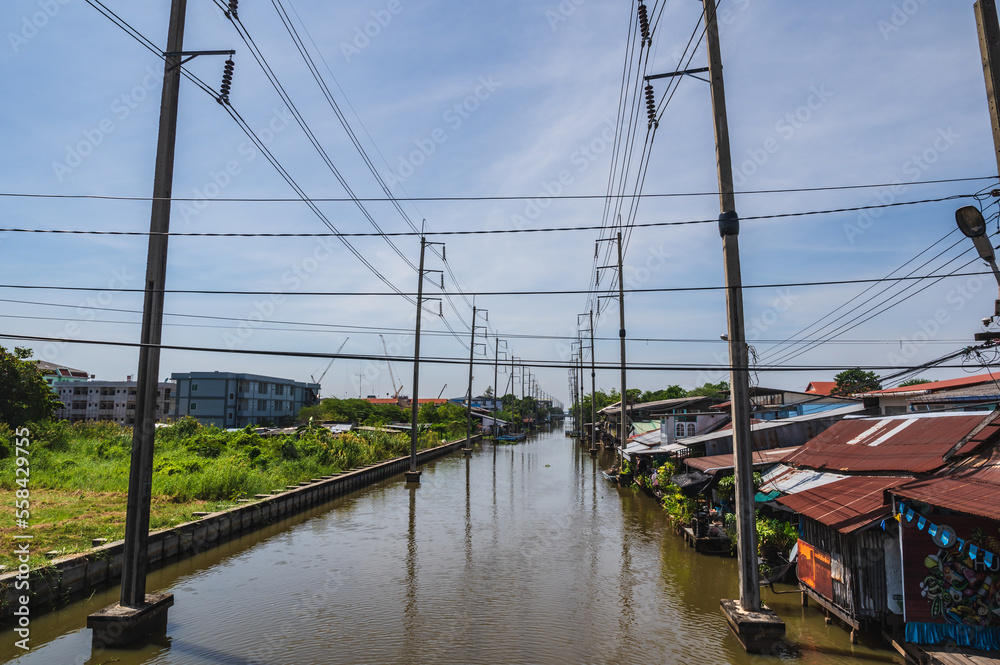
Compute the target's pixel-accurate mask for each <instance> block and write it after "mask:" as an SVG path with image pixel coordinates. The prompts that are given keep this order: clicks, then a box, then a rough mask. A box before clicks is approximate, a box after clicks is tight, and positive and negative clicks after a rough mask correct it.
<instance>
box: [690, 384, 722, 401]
mask: <svg viewBox="0 0 1000 665" xmlns="http://www.w3.org/2000/svg"><path fill="white" fill-rule="evenodd" d="M728 392H729V383H727V382H726V381H719V382H718V383H705V384H703V385H701V386H699V387H697V388H693V389H692V390H689V391H688V393H687V397H725V396H726V394H727V393H728Z"/></svg>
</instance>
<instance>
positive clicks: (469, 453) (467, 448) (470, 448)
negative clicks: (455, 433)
mask: <svg viewBox="0 0 1000 665" xmlns="http://www.w3.org/2000/svg"><path fill="white" fill-rule="evenodd" d="M462 452H463V453H465V456H466V457H468V456H469V455H471V454H472V447H471V446H469V447H466V448H462Z"/></svg>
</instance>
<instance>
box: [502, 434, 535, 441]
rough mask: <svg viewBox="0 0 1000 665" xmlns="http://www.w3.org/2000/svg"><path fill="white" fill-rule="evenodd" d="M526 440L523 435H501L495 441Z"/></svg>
mask: <svg viewBox="0 0 1000 665" xmlns="http://www.w3.org/2000/svg"><path fill="white" fill-rule="evenodd" d="M526 438H528V437H527V436H526V435H524V434H501V435H500V436H498V437H497V441H524V440H525V439H526Z"/></svg>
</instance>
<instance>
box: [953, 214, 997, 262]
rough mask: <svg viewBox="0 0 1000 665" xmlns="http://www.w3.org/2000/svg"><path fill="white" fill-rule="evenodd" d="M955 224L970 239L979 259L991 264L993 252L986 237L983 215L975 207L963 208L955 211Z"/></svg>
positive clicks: (993, 257) (994, 257)
mask: <svg viewBox="0 0 1000 665" xmlns="http://www.w3.org/2000/svg"><path fill="white" fill-rule="evenodd" d="M955 222H957V223H958V228H959V230H960V231H961V232H962V233H964V234H965V235H966V236H968V237H969V238H972V242H973V244H975V246H976V251H977V252H979V256H980V258H982V259H983V260H984V261H986V262H987V263H990V264H992V263H993V262H994V261H995V260H996V256H995V254H994V252H993V245H991V244H990V239H989V237H987V235H986V220H985V219H983V213H981V212H979V208H977V207H976V206H964V207H962V208H959V209H958V210H956V211H955Z"/></svg>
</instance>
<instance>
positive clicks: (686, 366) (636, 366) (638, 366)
mask: <svg viewBox="0 0 1000 665" xmlns="http://www.w3.org/2000/svg"><path fill="white" fill-rule="evenodd" d="M0 339H14V340H22V341H29V342H46V343H58V344H83V345H95V346H113V347H125V348H141V347H144V346H146V347H150V348H152V347H156V348H159V349H161V350H164V351H196V352H202V353H224V354H225V353H234V354H240V355H260V356H278V357H289V358H314V359H319V358H324V359H327V360H329V359H334V358H337V359H345V360H373V361H376V362H385V361H386V360H387V359H388V360H390V361H392V362H413V358H412V357H408V356H386V355H385V354H384V353H382V354H375V355H365V354H336V353H317V352H310V351H281V350H265V349H228V348H217V347H205V346H183V345H174V344H158V345H152V344H143V343H141V342H114V341H109V340H96V339H73V338H65V337H43V336H39V335H16V334H12V333H0ZM985 348H989V347H986V346H978V347H968V348H967V349H965V350H964V351H963V353H964V352H971V351H972V350H976V349H985ZM420 362H421V363H424V362H426V363H428V364H435V365H468V363H469V359H468V358H448V357H431V358H424V357H423V356H421V358H420ZM473 364H474V365H479V366H486V367H493V360H492V359H490V358H484V359H483V360H479V361H473ZM518 365H519V366H522V367H532V368H557V369H572V368H574V367H576V364H575V362H572V361H551V360H531V359H528V360H526V359H524V358H521V359H520V360H519V361H518ZM938 366H939V367H962V365H938ZM851 367H852V368H857V369H863V370H866V371H875V370H886V369H893V370H898V369H899V367H898V366H896V365H863V366H860V367H858V366H856V365H852V366H851ZM595 368H597V369H600V370H602V371H605V370H617V369H619V368H620V364H618V363H597V364H595ZM627 369H629V370H631V371H665V370H669V371H681V372H707V371H721V370H729V369H731V366H729V365H725V364H721V365H719V364H715V365H710V364H698V363H633V364H630V365H629V366H628V367H627ZM753 369H755V370H757V371H767V372H820V371H822V372H829V371H838V370H843V369H846V368H845V367H841V366H837V365H794V366H790V365H786V366H775V367H770V366H759V367H754V368H753Z"/></svg>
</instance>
